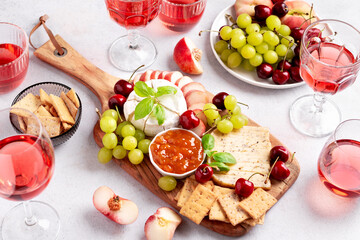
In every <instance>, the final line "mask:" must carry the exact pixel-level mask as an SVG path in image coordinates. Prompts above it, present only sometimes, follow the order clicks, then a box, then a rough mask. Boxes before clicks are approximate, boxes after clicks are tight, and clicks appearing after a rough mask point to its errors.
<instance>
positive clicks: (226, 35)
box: [220, 26, 232, 41]
mask: <svg viewBox="0 0 360 240" xmlns="http://www.w3.org/2000/svg"><path fill="white" fill-rule="evenodd" d="M231 31H232V28H231V27H230V26H224V27H223V28H221V30H220V37H221V38H222V39H223V40H225V41H227V40H230V38H231Z"/></svg>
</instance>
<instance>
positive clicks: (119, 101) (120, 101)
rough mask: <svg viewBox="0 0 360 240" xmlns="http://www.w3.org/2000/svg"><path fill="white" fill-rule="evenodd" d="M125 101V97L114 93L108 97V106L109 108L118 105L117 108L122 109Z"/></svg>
mask: <svg viewBox="0 0 360 240" xmlns="http://www.w3.org/2000/svg"><path fill="white" fill-rule="evenodd" d="M125 102H126V97H124V96H123V95H121V94H115V95H114V96H112V97H111V98H109V102H108V104H109V108H111V109H116V106H117V107H118V109H119V110H120V109H122V108H123V106H124V103H125Z"/></svg>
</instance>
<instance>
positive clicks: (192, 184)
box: [175, 176, 214, 207]
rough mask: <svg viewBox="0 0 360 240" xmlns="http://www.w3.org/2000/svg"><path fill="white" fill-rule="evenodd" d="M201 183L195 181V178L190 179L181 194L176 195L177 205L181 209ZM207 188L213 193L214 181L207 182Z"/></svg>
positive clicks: (186, 181) (187, 179)
mask: <svg viewBox="0 0 360 240" xmlns="http://www.w3.org/2000/svg"><path fill="white" fill-rule="evenodd" d="M198 184H199V183H198V182H197V181H196V180H195V178H194V177H192V176H191V177H188V178H186V180H185V183H184V186H183V187H182V188H181V190H180V191H179V193H178V194H177V195H176V197H175V200H177V201H178V202H177V205H178V206H179V207H182V206H184V204H185V202H186V201H187V200H188V199H189V197H190V196H191V194H192V193H193V191H194V190H195V188H196V186H197V185H198ZM201 185H204V186H205V187H207V188H209V189H210V190H211V191H212V190H213V188H214V183H213V182H212V181H207V182H206V183H204V184H201Z"/></svg>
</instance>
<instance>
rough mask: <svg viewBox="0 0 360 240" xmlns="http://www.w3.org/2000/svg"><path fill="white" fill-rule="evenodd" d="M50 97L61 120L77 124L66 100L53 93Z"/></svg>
mask: <svg viewBox="0 0 360 240" xmlns="http://www.w3.org/2000/svg"><path fill="white" fill-rule="evenodd" d="M50 99H51V102H52V105H53V106H54V108H55V110H56V112H57V114H58V115H59V118H60V120H61V121H62V122H66V123H69V124H75V120H74V118H73V117H72V116H71V114H70V112H69V109H68V108H67V107H66V104H65V103H64V101H63V100H62V99H61V98H59V97H57V96H55V95H53V94H50Z"/></svg>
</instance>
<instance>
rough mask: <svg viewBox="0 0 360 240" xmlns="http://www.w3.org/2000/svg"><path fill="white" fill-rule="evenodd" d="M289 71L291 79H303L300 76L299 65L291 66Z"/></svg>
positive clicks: (296, 80) (298, 80) (299, 80)
mask: <svg viewBox="0 0 360 240" xmlns="http://www.w3.org/2000/svg"><path fill="white" fill-rule="evenodd" d="M289 72H290V76H291V78H292V80H294V81H295V82H302V81H303V79H302V78H301V76H300V67H291V68H290V71H289Z"/></svg>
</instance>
